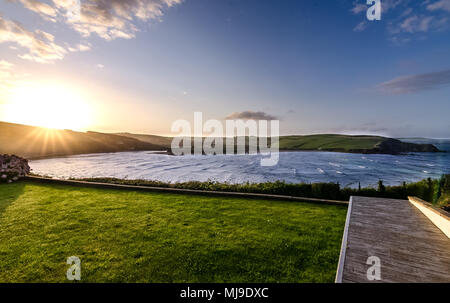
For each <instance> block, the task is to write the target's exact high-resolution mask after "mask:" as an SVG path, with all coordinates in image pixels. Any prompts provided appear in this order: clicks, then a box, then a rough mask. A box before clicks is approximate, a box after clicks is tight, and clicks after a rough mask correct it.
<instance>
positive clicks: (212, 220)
mask: <svg viewBox="0 0 450 303" xmlns="http://www.w3.org/2000/svg"><path fill="white" fill-rule="evenodd" d="M346 211H347V209H346V207H342V206H334V205H319V204H310V203H301V202H282V201H265V200H252V199H240V198H217V197H204V196H192V195H182V194H167V193H140V192H133V191H120V190H103V189H91V188H78V187H71V186H61V185H41V184H37V183H28V182H19V183H15V184H8V185H6V184H4V185H0V282H67V279H66V271H67V269H68V268H69V265H67V264H66V260H67V258H68V257H70V256H77V257H79V258H80V259H81V282H333V281H334V277H335V273H336V267H337V262H338V258H339V251H340V245H341V239H342V232H343V229H344V224H345V215H346Z"/></svg>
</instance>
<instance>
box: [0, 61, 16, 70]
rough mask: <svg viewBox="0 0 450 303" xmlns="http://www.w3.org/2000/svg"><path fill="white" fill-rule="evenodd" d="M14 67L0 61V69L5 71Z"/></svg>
mask: <svg viewBox="0 0 450 303" xmlns="http://www.w3.org/2000/svg"><path fill="white" fill-rule="evenodd" d="M13 66H14V64H12V63H10V62H8V61H5V60H1V61H0V69H2V70H5V69H11V68H12V67H13Z"/></svg>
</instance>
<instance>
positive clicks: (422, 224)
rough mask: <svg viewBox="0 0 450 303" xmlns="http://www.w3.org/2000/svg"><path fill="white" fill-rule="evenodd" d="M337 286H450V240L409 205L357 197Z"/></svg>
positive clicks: (346, 231)
mask: <svg viewBox="0 0 450 303" xmlns="http://www.w3.org/2000/svg"><path fill="white" fill-rule="evenodd" d="M371 256H375V257H378V258H379V260H380V265H381V266H380V267H379V268H380V274H381V280H380V281H370V280H368V278H367V271H368V269H369V268H371V266H372V264H374V263H371V264H370V265H367V261H368V258H369V257H371ZM336 282H343V283H351V282H363V283H369V282H370V283H372V282H450V239H448V238H447V237H446V236H445V234H444V233H443V232H442V231H441V230H440V229H438V228H437V227H436V226H435V225H434V224H433V223H432V222H431V221H430V220H429V219H428V218H427V217H425V216H424V215H423V214H422V212H420V211H419V210H418V209H417V208H416V207H414V206H413V205H412V204H411V203H410V202H409V201H407V200H392V199H375V198H363V197H353V198H352V199H351V203H350V206H349V212H348V215H347V223H346V230H345V232H344V239H343V245H342V251H341V258H340V261H339V267H338V273H337V276H336Z"/></svg>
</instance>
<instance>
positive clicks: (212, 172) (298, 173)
mask: <svg viewBox="0 0 450 303" xmlns="http://www.w3.org/2000/svg"><path fill="white" fill-rule="evenodd" d="M436 145H437V144H436ZM438 147H440V148H442V149H444V148H445V149H449V150H450V145H448V146H447V145H446V146H444V145H441V146H438ZM261 157H262V156H261V155H222V156H181V157H176V156H169V155H162V154H155V153H152V152H123V153H108V154H89V155H78V156H70V157H65V158H55V159H43V160H35V161H30V166H31V168H32V172H34V173H37V174H40V175H45V176H51V177H56V178H63V179H67V178H92V177H115V178H122V179H146V180H158V181H164V182H172V183H175V182H185V181H208V180H211V181H218V182H229V183H244V182H250V183H259V182H269V181H277V180H282V181H286V182H289V183H299V182H306V183H314V182H339V183H340V184H341V185H342V186H350V187H357V186H358V182H361V185H362V186H376V184H377V182H378V180H383V181H384V183H385V184H386V185H398V184H401V183H402V182H403V181H406V182H414V181H418V180H422V179H425V178H428V177H431V178H438V177H439V176H440V175H441V174H444V173H450V153H412V154H408V155H362V154H346V153H332V152H282V153H280V159H279V163H278V165H276V166H274V167H262V166H261V165H260V159H261Z"/></svg>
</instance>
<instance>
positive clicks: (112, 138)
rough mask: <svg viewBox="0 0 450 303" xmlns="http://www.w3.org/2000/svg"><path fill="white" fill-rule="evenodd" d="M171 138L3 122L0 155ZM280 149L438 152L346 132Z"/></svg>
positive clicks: (156, 143)
mask: <svg viewBox="0 0 450 303" xmlns="http://www.w3.org/2000/svg"><path fill="white" fill-rule="evenodd" d="M235 139H236V138H235ZM246 139H247V140H246V141H247V142H246V145H247V144H248V138H246ZM171 141H172V138H170V137H162V136H154V135H138V134H130V133H120V134H105V133H98V132H86V133H84V132H76V131H71V130H49V129H46V128H40V127H34V126H26V125H20V124H13V123H6V122H0V154H15V155H18V156H22V157H26V158H29V159H35V158H45V157H58V156H67V155H75V154H90V153H108V152H124V151H145V150H148V151H167V150H170V145H171ZM235 142H236V141H235ZM235 144H236V143H235ZM246 150H248V146H247V147H246ZM280 150H281V151H332V152H348V153H365V154H376V153H378V154H401V153H408V152H439V149H438V148H437V147H435V146H434V145H432V144H416V143H408V142H402V141H400V140H397V139H391V138H385V137H377V136H347V135H310V136H285V137H281V138H280Z"/></svg>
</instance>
